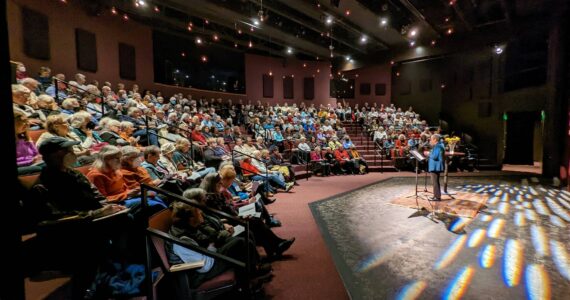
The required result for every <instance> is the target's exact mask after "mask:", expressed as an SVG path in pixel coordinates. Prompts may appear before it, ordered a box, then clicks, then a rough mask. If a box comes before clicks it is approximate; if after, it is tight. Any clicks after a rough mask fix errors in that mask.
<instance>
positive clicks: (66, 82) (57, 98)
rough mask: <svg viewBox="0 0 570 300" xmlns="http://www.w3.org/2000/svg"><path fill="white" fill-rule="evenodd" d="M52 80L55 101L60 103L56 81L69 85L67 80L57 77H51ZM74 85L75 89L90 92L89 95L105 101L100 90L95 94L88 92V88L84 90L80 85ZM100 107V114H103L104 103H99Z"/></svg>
mask: <svg viewBox="0 0 570 300" xmlns="http://www.w3.org/2000/svg"><path fill="white" fill-rule="evenodd" d="M52 80H53V87H54V88H55V102H57V103H58V104H61V102H60V101H59V94H58V93H59V87H58V86H57V83H58V82H63V83H65V84H66V85H67V86H70V84H69V81H65V80H61V79H59V78H57V77H55V76H54V77H52ZM74 87H75V88H76V89H78V90H80V91H83V92H84V93H85V92H86V93H88V94H91V95H93V96H97V97H100V98H101V100H102V101H101V102H102V103H104V102H105V99H104V98H103V93H102V92H101V91H99V94H95V93H92V92H90V91H88V90H86V89H83V88H80V87H78V86H75V85H74ZM101 108H102V112H101V114H102V115H105V106H104V105H101Z"/></svg>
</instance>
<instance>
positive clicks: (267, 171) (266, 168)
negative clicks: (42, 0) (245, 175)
mask: <svg viewBox="0 0 570 300" xmlns="http://www.w3.org/2000/svg"><path fill="white" fill-rule="evenodd" d="M234 152H237V153H239V154H241V155H244V156H247V157H249V158H252V159H255V160H257V161H259V162H261V163H262V164H264V165H265V179H266V180H269V168H268V167H267V163H266V162H264V161H263V160H261V159H259V158H256V157H254V156H251V155H249V154H246V153H243V152H241V151H239V150H236V149H235V148H234V149H232V162H234ZM240 169H243V168H241V166H240ZM248 172H251V171H249V170H248ZM251 173H255V172H251ZM257 175H260V176H261V174H257Z"/></svg>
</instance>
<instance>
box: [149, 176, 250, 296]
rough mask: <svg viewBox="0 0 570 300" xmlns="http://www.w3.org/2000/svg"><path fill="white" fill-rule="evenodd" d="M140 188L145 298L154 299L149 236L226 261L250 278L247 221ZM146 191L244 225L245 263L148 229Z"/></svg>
mask: <svg viewBox="0 0 570 300" xmlns="http://www.w3.org/2000/svg"><path fill="white" fill-rule="evenodd" d="M140 187H141V194H142V210H143V211H142V212H143V214H144V216H145V218H144V222H143V226H144V231H145V241H146V243H145V246H146V247H145V248H146V262H145V274H146V287H147V297H148V298H149V299H151V300H152V299H153V298H154V293H153V286H152V285H153V282H152V254H151V244H152V241H151V240H150V238H149V235H154V236H157V237H159V238H162V239H165V240H168V241H170V242H173V243H176V244H178V245H181V246H183V247H187V248H189V249H191V250H193V251H196V252H198V253H201V254H204V255H207V256H210V257H214V258H217V259H221V260H223V261H226V262H228V263H230V264H232V265H235V266H237V267H240V268H245V271H246V275H247V278H250V268H251V258H250V255H249V253H250V243H249V238H250V235H249V232H250V225H249V220H247V219H241V218H237V217H235V216H232V215H229V214H227V213H225V212H222V211H219V210H217V209H213V208H210V207H207V206H205V205H203V204H200V203H198V202H196V201H191V200H189V199H186V198H183V197H181V196H179V195H176V194H174V193H171V192H169V191H166V190H164V189H161V188H158V187H152V186H149V185H146V184H141V185H140ZM147 191H154V192H156V193H160V194H163V195H166V196H168V197H171V199H175V200H176V201H181V202H184V203H186V204H188V205H191V206H194V207H197V208H199V209H201V210H203V211H206V212H210V213H212V214H216V215H218V216H220V217H223V218H225V219H227V220H231V221H233V222H234V223H237V224H240V225H244V226H245V232H246V234H245V239H246V249H247V259H246V261H245V263H243V262H240V261H238V260H236V259H233V258H231V257H227V256H225V255H222V254H219V253H216V252H212V251H209V250H207V249H204V248H202V247H199V246H196V245H192V244H190V243H187V242H185V241H183V240H181V239H179V238H175V237H171V236H170V235H169V234H166V233H164V232H162V231H159V230H156V229H153V228H149V223H148V219H149V217H150V216H149V204H148V193H147Z"/></svg>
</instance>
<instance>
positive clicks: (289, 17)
mask: <svg viewBox="0 0 570 300" xmlns="http://www.w3.org/2000/svg"><path fill="white" fill-rule="evenodd" d="M249 1H250V2H252V3H255V4H258V5H260V1H259V0H249ZM263 7H265V8H267V9H268V10H270V11H271V12H273V13H275V14H278V15H280V16H282V17H285V18H287V19H289V20H291V21H293V22H295V23H297V24H299V25H302V26H305V27H307V28H309V29H311V30H313V31H316V32H327V31H328V30H329V29H328V28H326V27H324V26H321V27H316V26H313V25H312V24H308V23H307V22H306V21H303V20H300V19H298V18H297V17H294V16H291V14H288V13H286V12H284V11H282V10H280V9H277V8H275V7H274V6H272V5H268V4H264V5H263ZM331 38H332V39H333V40H335V41H337V42H338V43H341V44H343V45H345V46H347V47H349V48H351V49H353V50H356V51H359V52H360V53H366V51H364V49H363V48H362V47H356V46H355V45H354V42H352V43H351V42H348V41H346V40H344V39H341V38H338V37H336V36H334V35H332V36H331Z"/></svg>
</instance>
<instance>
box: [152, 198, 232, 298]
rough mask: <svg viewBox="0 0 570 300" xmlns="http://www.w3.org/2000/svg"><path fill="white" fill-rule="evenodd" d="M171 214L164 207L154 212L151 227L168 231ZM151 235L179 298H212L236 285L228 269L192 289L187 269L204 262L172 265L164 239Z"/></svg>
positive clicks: (198, 266)
mask: <svg viewBox="0 0 570 300" xmlns="http://www.w3.org/2000/svg"><path fill="white" fill-rule="evenodd" d="M171 214H172V211H171V210H170V209H164V210H162V211H160V212H158V213H156V214H154V215H153V216H152V217H151V218H150V219H149V228H152V229H155V230H158V231H161V232H163V233H168V230H169V228H170V225H171V224H172V218H171ZM150 236H151V240H152V244H153V246H154V249H155V250H156V253H157V254H158V256H159V258H160V263H161V267H162V269H163V270H164V273H165V276H167V277H169V278H165V279H166V280H171V281H172V283H174V287H175V289H174V290H175V292H176V298H177V299H212V298H215V297H218V296H220V295H222V294H225V293H227V292H229V291H231V290H233V289H234V288H235V287H236V275H235V273H234V272H233V271H227V272H225V273H223V274H220V275H218V276H216V277H214V278H212V279H210V280H208V281H206V282H204V283H202V284H201V285H200V286H199V287H198V288H196V289H191V288H190V286H189V284H188V278H187V275H186V273H185V271H187V270H191V269H193V268H200V267H202V266H203V262H202V264H195V265H194V266H192V265H190V264H188V266H184V265H186V264H180V265H175V266H172V265H170V263H169V262H168V257H167V254H166V249H165V248H164V246H165V243H164V240H163V239H162V238H160V237H158V236H155V235H150Z"/></svg>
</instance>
